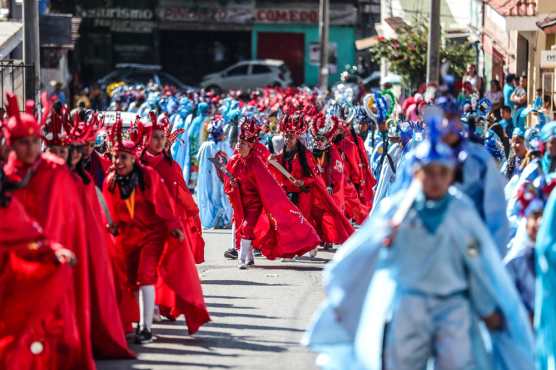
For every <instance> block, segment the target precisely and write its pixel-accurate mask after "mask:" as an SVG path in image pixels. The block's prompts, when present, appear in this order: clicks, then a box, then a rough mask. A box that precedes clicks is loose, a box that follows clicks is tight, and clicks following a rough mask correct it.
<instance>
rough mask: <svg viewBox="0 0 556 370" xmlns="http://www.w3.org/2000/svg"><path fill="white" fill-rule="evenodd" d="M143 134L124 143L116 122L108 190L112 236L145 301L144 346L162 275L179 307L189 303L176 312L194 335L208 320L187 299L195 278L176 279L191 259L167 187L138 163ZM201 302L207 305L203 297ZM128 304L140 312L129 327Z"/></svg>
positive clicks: (141, 328) (199, 307)
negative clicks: (183, 313)
mask: <svg viewBox="0 0 556 370" xmlns="http://www.w3.org/2000/svg"><path fill="white" fill-rule="evenodd" d="M141 131H142V127H141V126H140V125H139V126H137V127H136V128H135V129H134V130H133V132H131V134H130V137H132V138H133V140H123V139H122V121H121V120H120V119H117V121H116V123H115V124H114V126H113V127H112V132H111V134H110V140H111V142H112V150H113V152H114V153H113V154H114V166H113V168H112V169H111V170H110V171H109V174H108V176H107V177H106V179H105V182H104V189H103V192H104V196H105V198H106V201H107V204H108V208H109V209H110V213H111V215H112V225H111V230H112V233H113V234H114V235H116V251H117V252H118V253H119V255H120V256H121V258H120V261H122V263H123V264H124V267H125V269H126V272H127V277H128V284H129V288H130V290H131V291H133V292H137V290H139V291H140V295H141V302H142V304H141V315H140V316H141V317H140V319H141V322H140V325H138V330H137V334H136V342H137V343H139V344H143V343H149V342H151V341H152V331H151V327H152V322H153V315H154V305H155V284H157V280H158V277H159V273H160V277H161V279H162V281H163V282H164V283H165V284H166V285H167V286H168V287H169V288H170V289H172V290H174V292H175V294H176V296H177V297H178V298H179V302H183V303H184V306H185V307H176V308H175V312H176V314H177V312H178V310H179V309H180V308H181V309H183V310H185V311H186V322H187V325H188V329H189V332H190V333H191V334H192V333H194V332H196V331H197V330H198V328H199V327H200V326H201V325H202V324H203V323H205V322H207V321H208V320H209V316H208V313H207V312H206V308H205V307H204V302H202V301H201V302H199V301H197V302H191V301H190V300H189V299H188V298H190V296H188V293H189V292H188V291H187V289H190V287H189V285H188V284H191V285H192V286H193V288H192V289H195V287H196V284H195V281H194V276H189V279H190V280H186V281H183V280H181V279H176V276H177V274H179V273H180V272H181V273H182V274H181V275H179V276H180V277H182V276H183V272H182V271H181V270H185V269H182V267H181V264H183V260H181V258H182V257H184V256H185V257H187V255H186V254H184V253H183V252H184V251H187V246H185V245H184V241H185V235H184V232H183V226H182V224H181V222H180V220H179V218H178V217H177V216H176V211H175V206H174V204H173V202H172V199H171V198H170V195H169V194H168V190H167V188H166V185H164V181H163V180H162V179H161V178H160V176H159V175H158V174H157V173H156V171H155V170H153V169H152V168H150V167H147V166H143V165H141V164H140V161H139V160H137V155H139V150H140V148H138V146H139V143H141V142H142V140H143V138H142V136H143V135H142V132H141ZM180 248H181V249H180ZM175 251H181V252H182V253H181V254H182V255H181V256H177V257H176V255H175V254H174V253H175ZM176 261H178V262H179V263H178V264H176ZM190 263H193V261H192V260H191V261H190ZM188 271H189V269H188ZM199 286H200V285H199ZM184 290H185V292H184ZM196 296H197V297H199V296H200V297H201V299H202V295H201V294H197V295H196ZM125 303H126V304H123V305H122V307H127V308H129V307H131V308H135V309H134V310H133V311H131V312H130V311H127V310H126V311H125V312H123V315H124V322H125V323H127V322H129V321H131V320H133V321H135V320H136V318H137V314H136V306H131V305H130V303H132V302H129V300H127V301H126V302H125Z"/></svg>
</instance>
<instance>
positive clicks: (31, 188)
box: [4, 153, 95, 370]
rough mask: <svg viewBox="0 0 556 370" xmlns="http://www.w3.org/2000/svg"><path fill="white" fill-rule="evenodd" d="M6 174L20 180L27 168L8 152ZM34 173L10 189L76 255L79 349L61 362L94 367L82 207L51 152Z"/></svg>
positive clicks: (47, 231)
mask: <svg viewBox="0 0 556 370" xmlns="http://www.w3.org/2000/svg"><path fill="white" fill-rule="evenodd" d="M4 170H5V173H6V176H8V178H10V179H12V180H13V181H20V180H21V179H22V178H23V177H24V174H25V173H27V170H29V168H28V167H26V166H24V165H23V164H22V163H21V162H19V161H18V160H17V159H16V157H15V153H11V154H10V157H9V159H8V162H7V163H6V165H5V167H4ZM30 170H31V171H33V172H32V173H33V175H32V177H31V179H30V180H29V182H28V183H27V185H26V186H24V187H22V188H19V189H17V190H15V191H14V192H13V196H14V197H15V198H17V199H18V200H19V201H20V202H21V204H22V205H23V207H24V208H25V211H26V212H27V214H28V215H29V216H30V217H31V218H33V219H34V220H36V221H37V222H38V223H39V224H40V225H41V226H42V228H43V229H44V234H45V236H46V238H47V239H50V240H52V241H56V242H59V243H60V244H62V245H64V246H65V247H66V248H69V249H70V250H72V251H73V252H74V253H75V255H76V257H77V264H76V266H75V267H74V268H73V274H72V275H73V290H74V293H75V307H73V308H72V310H73V312H75V317H76V319H77V323H78V329H79V338H80V341H81V345H80V349H79V350H77V351H73V352H72V353H71V354H68V355H67V356H66V357H65V359H64V362H65V364H66V365H67V366H68V367H69V368H73V369H84V370H88V369H94V368H95V363H94V360H93V351H92V344H91V327H90V324H91V312H90V300H89V297H90V292H89V266H88V263H87V260H88V258H87V250H86V247H87V240H86V234H87V228H86V225H85V223H84V219H85V216H84V209H83V204H82V201H81V199H80V197H79V193H78V190H77V188H76V186H75V182H74V180H73V178H72V174H71V172H70V171H69V169H68V168H67V166H66V165H65V163H64V162H63V161H62V160H60V159H59V158H57V157H54V156H52V155H50V154H42V156H41V158H40V159H39V160H38V161H37V162H36V163H35V164H34V165H33V167H32V168H31V169H30Z"/></svg>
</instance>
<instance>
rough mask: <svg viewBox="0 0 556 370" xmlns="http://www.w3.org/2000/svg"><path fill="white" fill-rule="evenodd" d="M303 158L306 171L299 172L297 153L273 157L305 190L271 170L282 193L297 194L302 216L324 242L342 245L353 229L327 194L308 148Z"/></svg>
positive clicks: (300, 169)
mask: <svg viewBox="0 0 556 370" xmlns="http://www.w3.org/2000/svg"><path fill="white" fill-rule="evenodd" d="M305 158H306V163H307V167H308V169H309V174H306V173H305V172H304V171H303V167H302V164H301V161H300V158H299V153H295V154H294V156H293V158H291V159H290V160H285V159H284V155H283V154H280V155H278V156H277V158H276V159H277V161H278V162H279V163H280V164H282V166H284V168H286V170H288V172H290V173H291V174H292V175H293V177H295V178H296V179H298V180H302V181H303V182H304V187H305V188H306V189H307V190H306V191H303V190H302V189H301V188H298V187H297V186H295V185H294V184H293V183H292V182H291V181H290V180H288V179H287V178H286V177H285V176H284V175H282V174H281V173H280V172H279V171H277V170H275V171H274V175H275V177H276V178H277V179H278V180H279V182H280V183H281V184H282V186H283V187H284V189H285V190H286V192H288V193H297V194H298V197H299V202H298V204H297V206H298V207H299V209H300V210H301V212H303V215H304V216H305V218H306V219H307V220H309V222H311V225H313V227H314V228H315V230H316V231H317V233H318V234H319V237H320V238H321V240H322V241H323V242H325V243H332V244H342V243H343V242H345V241H346V240H347V239H348V238H349V236H350V235H351V234H352V233H353V232H354V229H353V227H352V226H351V224H350V222H349V221H348V219H347V218H346V217H345V216H344V214H343V212H342V211H341V210H340V209H339V208H338V206H337V205H336V204H335V203H334V199H332V197H331V196H330V195H329V194H328V191H327V190H326V186H325V184H324V181H323V180H322V178H321V177H320V176H318V170H317V167H316V165H315V162H314V159H313V155H312V154H311V152H309V151H308V150H306V151H305Z"/></svg>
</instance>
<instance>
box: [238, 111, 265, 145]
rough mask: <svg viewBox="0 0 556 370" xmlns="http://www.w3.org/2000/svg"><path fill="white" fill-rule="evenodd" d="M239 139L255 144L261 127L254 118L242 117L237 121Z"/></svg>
mask: <svg viewBox="0 0 556 370" xmlns="http://www.w3.org/2000/svg"><path fill="white" fill-rule="evenodd" d="M239 125H240V126H239V127H240V129H239V130H240V132H239V139H240V140H244V141H248V142H250V143H255V142H257V140H258V138H259V132H260V131H261V127H260V126H259V123H258V122H257V119H256V118H255V117H243V118H241V120H240V121H239Z"/></svg>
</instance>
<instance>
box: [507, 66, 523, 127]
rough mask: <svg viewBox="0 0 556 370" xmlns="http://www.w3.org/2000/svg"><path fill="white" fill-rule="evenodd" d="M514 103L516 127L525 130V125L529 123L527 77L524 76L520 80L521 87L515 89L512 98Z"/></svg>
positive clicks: (513, 116) (513, 115)
mask: <svg viewBox="0 0 556 370" xmlns="http://www.w3.org/2000/svg"><path fill="white" fill-rule="evenodd" d="M510 100H511V101H512V103H514V109H513V114H512V118H513V123H514V126H515V127H520V128H522V129H524V128H525V123H526V121H527V111H526V110H525V108H527V76H526V75H522V76H521V77H520V78H519V85H518V86H517V87H516V88H515V90H514V92H513V93H512V96H511V98H510Z"/></svg>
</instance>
